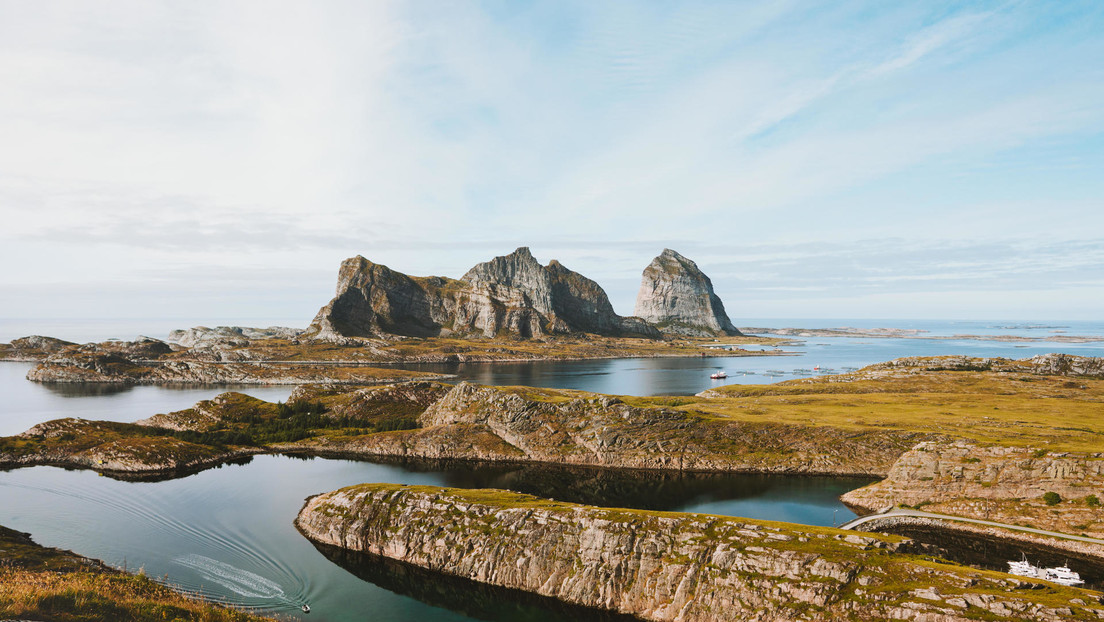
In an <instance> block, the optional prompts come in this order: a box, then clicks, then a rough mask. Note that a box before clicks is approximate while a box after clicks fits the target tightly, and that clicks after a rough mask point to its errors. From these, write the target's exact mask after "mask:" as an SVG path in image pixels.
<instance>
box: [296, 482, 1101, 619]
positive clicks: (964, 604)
mask: <svg viewBox="0 0 1104 622" xmlns="http://www.w3.org/2000/svg"><path fill="white" fill-rule="evenodd" d="M296 526H297V527H298V528H299V530H300V531H301V532H302V533H303V534H304V535H305V536H307V537H308V538H310V539H311V540H314V541H315V542H320V543H323V544H327V545H331V546H336V547H341V548H344V549H349V550H355V551H362V552H366V553H372V554H376V555H382V556H384V557H389V558H393V559H397V560H400V561H404V562H407V563H410V564H413V565H416V566H420V567H423V568H427V569H430V570H434V571H438V572H442V573H446V574H450V575H456V576H460V577H464V578H467V579H470V580H473V581H478V582H482V583H489V584H493V585H498V586H503V587H507V588H512V589H519V590H525V591H529V592H535V593H538V594H541V595H544V596H550V597H553V598H558V599H560V600H563V601H567V602H571V603H576V604H579V605H584V606H588V607H595V608H600V609H606V610H612V611H618V612H622V613H627V614H632V615H635V616H639V617H640V618H643V619H646V620H663V621H666V620H679V621H686V622H712V621H717V622H720V621H722V620H725V621H727V620H757V621H761V622H765V621H774V620H778V621H781V620H887V619H914V620H931V621H940V622H955V621H959V620H968V619H979V618H980V619H988V620H1024V619H1032V620H1073V619H1096V616H1097V612H1100V614H1099V615H1102V616H1104V610H1102V608H1101V607H1100V606H1099V605H1097V604H1096V603H1093V604H1086V600H1085V597H1086V592H1084V591H1082V590H1075V589H1071V588H1055V589H1054V591H1053V592H1051V593H1050V594H1047V595H1046V596H1040V595H1038V594H1036V593H1034V592H1032V591H1021V592H1018V593H1016V592H1012V589H1013V588H1015V587H1017V586H1020V585H1022V583H1021V582H1020V581H1019V580H1017V579H1014V578H1012V577H1009V576H1007V575H1005V576H1001V575H998V574H995V573H981V572H978V571H974V570H971V569H969V568H965V567H961V566H954V565H949V564H948V565H935V564H931V563H925V562H924V561H922V559H921V558H919V557H916V556H914V555H910V554H908V553H907V551H908V549H909V546H910V542H909V541H908V540H905V539H902V538H899V537H894V536H882V535H866V534H862V535H860V534H856V533H847V532H841V531H838V530H834V529H826V528H817V527H804V526H798V525H787V524H784V523H769V522H760V521H753V520H748V519H743V518H729V517H720V516H710V515H697V514H682V513H670V512H645V511H634V510H615V509H604V508H597V507H591V506H580V505H575V504H569V503H559V502H555V501H551V500H548V499H541V498H538V497H532V496H529V495H521V494H516V493H510V492H504V491H497V490H458V489H448V488H436V487H430V486H401V485H394V484H362V485H360V486H352V487H349V488H344V489H341V490H338V491H334V492H330V493H325V494H322V495H319V496H316V497H313V498H311V499H309V500H308V501H307V503H306V505H305V506H304V507H303V509H302V510H301V511H300V513H299V516H298V517H297V519H296ZM1058 594H1060V596H1059V597H1057V598H1055V597H1054V595H1058ZM1071 601H1072V602H1077V603H1080V605H1079V606H1076V609H1075V608H1072V607H1071V606H1070V605H1069V603H1070V602H1071ZM1090 602H1091V601H1090Z"/></svg>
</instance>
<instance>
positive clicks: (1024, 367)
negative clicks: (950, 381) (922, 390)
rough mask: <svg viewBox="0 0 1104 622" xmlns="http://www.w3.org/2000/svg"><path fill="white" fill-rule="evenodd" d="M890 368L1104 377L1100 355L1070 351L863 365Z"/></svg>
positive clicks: (874, 370) (868, 369)
mask: <svg viewBox="0 0 1104 622" xmlns="http://www.w3.org/2000/svg"><path fill="white" fill-rule="evenodd" d="M881 371H891V372H904V373H912V374H923V373H927V372H933V371H985V372H1004V373H1015V374H1035V375H1040V376H1074V377H1076V376H1086V377H1090V378H1104V357H1097V356H1076V355H1073V354H1058V353H1049V354H1039V355H1036V356H1033V357H1031V358H1029V359H1006V358H1000V357H995V358H979V357H970V356H907V357H902V358H898V359H893V360H892V361H886V362H885V363H876V364H874V365H870V366H868V367H864V368H863V369H862V372H864V373H871V374H872V375H876V374H877V372H881Z"/></svg>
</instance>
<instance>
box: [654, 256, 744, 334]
mask: <svg viewBox="0 0 1104 622" xmlns="http://www.w3.org/2000/svg"><path fill="white" fill-rule="evenodd" d="M633 315H635V316H638V317H640V318H643V319H645V320H647V321H649V322H652V323H653V324H656V325H658V326H659V328H660V329H661V330H662V331H663V332H667V333H674V334H680V335H690V336H696V337H711V336H715V335H739V334H741V333H740V331H738V330H736V327H735V326H733V325H732V322H731V321H730V320H729V319H728V314H727V313H725V308H724V303H722V302H721V299H720V298H719V297H718V296H717V294H715V293H713V282H712V281H710V280H709V277H708V276H706V275H705V273H703V272H702V271H701V270H700V269H698V265H697V264H695V263H694V262H693V261H690V260H689V259H687V258H685V257H683V256H682V255H680V254H678V253H676V252H675V251H673V250H671V249H669V248H666V249H663V252H662V253H661V254H660V255H659V256H658V257H656V258H655V259H653V260H652V263H650V264H648V267H647V268H645V269H644V275H643V277H642V278H641V281H640V292H639V293H638V294H637V295H636V308H635V309H634V310H633Z"/></svg>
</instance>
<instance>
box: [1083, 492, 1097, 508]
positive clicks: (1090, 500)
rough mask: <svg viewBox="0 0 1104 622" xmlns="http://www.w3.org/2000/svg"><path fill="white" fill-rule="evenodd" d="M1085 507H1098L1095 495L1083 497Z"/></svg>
mask: <svg viewBox="0 0 1104 622" xmlns="http://www.w3.org/2000/svg"><path fill="white" fill-rule="evenodd" d="M1085 505H1087V506H1089V507H1090V508H1098V507H1100V497H1097V496H1096V495H1089V496H1087V497H1085Z"/></svg>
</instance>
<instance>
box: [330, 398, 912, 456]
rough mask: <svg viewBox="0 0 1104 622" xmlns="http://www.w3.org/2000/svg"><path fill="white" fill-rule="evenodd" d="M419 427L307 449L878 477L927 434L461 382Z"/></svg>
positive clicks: (427, 411)
mask: <svg viewBox="0 0 1104 622" xmlns="http://www.w3.org/2000/svg"><path fill="white" fill-rule="evenodd" d="M419 424H420V427H419V428H418V429H416V430H403V431H400V432H394V433H389V434H386V435H379V434H378V435H370V436H363V437H356V438H350V439H329V438H327V439H318V440H316V441H313V442H312V445H313V446H314V448H316V449H319V450H322V451H327V452H341V453H347V454H359V455H391V456H407V457H420V458H433V459H475V460H484V461H517V460H527V461H536V462H549V463H557V464H572V465H589V466H612V467H622V468H638V469H670V470H677V471H692V470H696V471H754V472H764V473H767V472H773V473H807V474H840V475H884V474H885V473H886V471H887V470H888V469H889V467H890V466H891V465H892V464H893V462H894V461H895V460H896V459H897V458H898V457H899V456H900V455H901V454H902V453H904V452H905V451H907V450H908V449H909V448H910V447H912V446H913V445H915V444H916V443H917V442H918V441H920V440H928V439H931V438H932V435H923V434H915V433H911V432H903V431H882V430H878V431H868V432H856V431H852V430H845V429H841V428H833V427H828V426H817V427H811V426H794V425H784V424H776V423H771V422H742V421H736V420H725V419H714V418H708V417H702V416H698V415H696V414H693V413H687V412H684V411H681V410H675V409H668V408H656V407H636V406H631V405H629V404H626V403H624V402H622V401H621V400H619V399H618V398H615V397H611V396H606V395H595V394H585V393H575V392H568V391H542V390H540V389H520V388H519V389H510V388H495V387H481V386H478V385H473V384H469V383H466V382H462V383H460V384H458V385H457V386H456V387H454V388H453V389H451V390H450V391H449V392H448V393H447V394H445V395H444V396H443V397H440V399H438V400H437V401H436V402H434V403H433V404H432V405H430V406H429V407H428V408H426V409H425V412H424V413H422V414H421V416H420V417H419Z"/></svg>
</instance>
